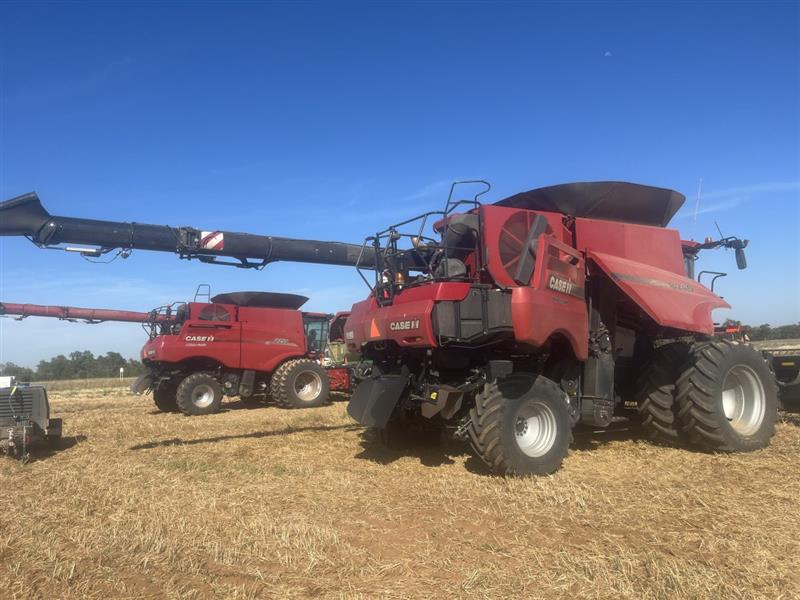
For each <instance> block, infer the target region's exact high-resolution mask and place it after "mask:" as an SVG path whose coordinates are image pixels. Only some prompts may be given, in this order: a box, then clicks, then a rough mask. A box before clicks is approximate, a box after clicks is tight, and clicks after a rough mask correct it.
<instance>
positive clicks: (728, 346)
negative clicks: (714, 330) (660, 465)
mask: <svg viewBox="0 0 800 600" xmlns="http://www.w3.org/2000/svg"><path fill="white" fill-rule="evenodd" d="M737 348H739V349H742V348H748V349H750V351H751V352H752V353H753V359H754V360H755V359H756V357H757V358H758V359H759V360H762V361H763V362H764V363H765V366H766V367H768V364H767V362H766V361H765V360H764V358H763V356H761V354H760V353H759V352H758V351H757V350H755V349H754V348H752V346H748V345H746V344H740V343H739V342H734V341H731V340H717V341H712V342H707V343H702V344H698V345H696V346H695V347H694V348H693V349H692V353H691V358H690V362H689V363H688V364H687V366H686V368H685V369H684V371H683V373H682V374H681V376H680V377H679V379H678V381H677V386H676V402H677V406H678V417H679V419H680V421H681V423H682V427H683V429H684V431H685V432H686V434H687V435H688V436H689V439H690V440H691V441H692V442H693V443H695V444H698V445H701V446H704V447H707V448H710V449H712V450H716V451H719V452H741V451H748V450H755V449H757V448H760V447H763V446H765V445H766V444H767V443H768V442H769V439H770V438H771V437H772V435H773V434H774V433H775V423H774V421H775V419H774V417H771V416H765V419H767V418H770V422H769V423H768V430H767V432H766V436H765V437H766V440H765V441H763V440H762V441H761V442H750V443H745V442H744V441H741V442H739V441H737V442H732V441H731V438H730V436H726V435H725V432H724V431H723V430H722V427H721V424H722V423H723V422H724V421H725V416H724V415H720V414H719V410H720V409H719V405H718V402H717V401H716V399H715V396H714V394H715V388H716V386H717V385H718V384H719V385H721V383H720V379H722V378H723V376H724V373H722V372H721V365H723V364H724V361H725V360H726V359H727V358H728V356H729V355H730V354H731V353H732V352H734V349H737ZM762 383H763V384H764V386H765V393H766V394H767V395H768V396H769V395H771V396H772V398H777V389H776V388H777V386H776V384H775V382H774V378H770V379H768V380H765V381H762ZM776 407H777V406H776V403H775V402H773V403H772V409H775V408H776ZM770 410H771V409H770V405H769V402H768V406H767V411H770Z"/></svg>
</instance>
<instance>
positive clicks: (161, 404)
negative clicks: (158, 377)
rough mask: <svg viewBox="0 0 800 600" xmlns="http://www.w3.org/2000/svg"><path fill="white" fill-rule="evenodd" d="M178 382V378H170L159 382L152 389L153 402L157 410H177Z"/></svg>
mask: <svg viewBox="0 0 800 600" xmlns="http://www.w3.org/2000/svg"><path fill="white" fill-rule="evenodd" d="M179 383H180V380H179V379H170V380H168V381H163V382H161V383H160V384H159V385H158V387H157V388H156V389H155V390H153V402H154V403H155V405H156V408H157V409H158V410H160V411H161V412H176V411H177V410H178V400H177V398H176V395H177V392H178V384H179Z"/></svg>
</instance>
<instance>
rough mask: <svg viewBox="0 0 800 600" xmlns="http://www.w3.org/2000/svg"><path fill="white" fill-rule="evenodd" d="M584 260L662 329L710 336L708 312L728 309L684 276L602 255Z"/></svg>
mask: <svg viewBox="0 0 800 600" xmlns="http://www.w3.org/2000/svg"><path fill="white" fill-rule="evenodd" d="M587 258H588V259H589V260H590V261H592V262H593V263H594V264H596V265H597V266H598V267H600V269H601V270H602V271H603V272H604V273H605V274H606V275H608V276H609V277H610V278H611V280H612V281H614V283H616V284H617V286H618V287H619V288H620V289H621V290H622V292H623V293H625V294H626V295H627V296H628V297H630V298H631V299H632V300H633V301H634V302H635V303H636V304H637V305H638V306H640V307H641V308H642V310H644V311H645V312H646V313H647V314H648V315H649V316H650V317H651V318H652V319H653V320H654V321H655V322H656V323H658V324H659V325H661V326H663V327H673V328H675V329H681V330H684V331H693V332H696V333H705V334H708V335H712V334H713V333H714V322H713V320H712V318H711V311H712V310H713V309H715V308H730V305H729V304H728V303H727V302H725V301H724V300H723V299H722V298H720V297H719V296H717V295H715V294H713V293H711V291H710V290H708V289H707V288H705V287H703V286H702V285H700V284H699V283H697V282H696V281H694V280H692V279H689V278H687V277H684V276H683V275H679V274H676V273H674V272H670V271H667V270H664V269H659V268H657V267H653V266H650V265H646V264H643V263H640V262H636V261H632V260H627V259H625V258H619V257H617V256H612V255H610V254H604V253H602V252H589V253H588V255H587Z"/></svg>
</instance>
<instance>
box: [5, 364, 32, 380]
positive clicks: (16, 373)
mask: <svg viewBox="0 0 800 600" xmlns="http://www.w3.org/2000/svg"><path fill="white" fill-rule="evenodd" d="M0 375H10V376H11V377H15V378H16V379H17V381H33V380H34V379H35V377H36V374H35V373H34V371H33V369H29V368H28V367H20V366H19V365H15V364H14V363H12V362H7V363H0Z"/></svg>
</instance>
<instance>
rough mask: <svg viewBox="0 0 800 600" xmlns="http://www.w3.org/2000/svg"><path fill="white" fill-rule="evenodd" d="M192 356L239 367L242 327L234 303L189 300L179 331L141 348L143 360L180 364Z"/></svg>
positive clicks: (158, 338)
mask: <svg viewBox="0 0 800 600" xmlns="http://www.w3.org/2000/svg"><path fill="white" fill-rule="evenodd" d="M194 358H208V359H211V360H214V361H216V362H219V363H221V364H223V365H225V366H226V367H230V368H238V367H239V362H240V358H241V326H240V324H239V323H238V322H236V307H235V306H233V305H230V304H204V303H195V302H192V303H190V304H189V318H188V319H187V320H186V321H185V322H184V324H183V326H182V327H181V330H180V333H178V334H177V335H160V336H158V337H157V338H155V339H154V340H151V341H150V342H148V343H146V344H145V345H144V347H143V348H142V359H143V360H149V361H161V362H169V363H179V362H182V361H185V360H189V359H194Z"/></svg>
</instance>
